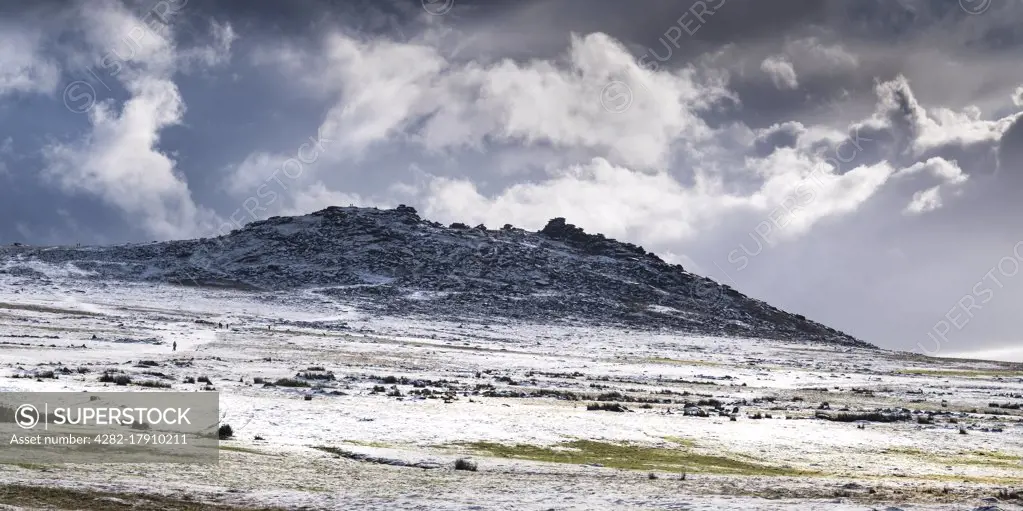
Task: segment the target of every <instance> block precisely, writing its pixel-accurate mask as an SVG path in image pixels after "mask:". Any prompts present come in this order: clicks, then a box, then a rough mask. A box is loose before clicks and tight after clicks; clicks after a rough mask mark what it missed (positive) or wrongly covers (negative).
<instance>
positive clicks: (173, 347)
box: [171, 341, 178, 351]
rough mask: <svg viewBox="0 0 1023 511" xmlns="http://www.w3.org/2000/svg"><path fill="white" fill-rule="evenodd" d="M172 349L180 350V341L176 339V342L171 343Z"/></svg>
mask: <svg viewBox="0 0 1023 511" xmlns="http://www.w3.org/2000/svg"><path fill="white" fill-rule="evenodd" d="M171 351H178V341H174V344H171Z"/></svg>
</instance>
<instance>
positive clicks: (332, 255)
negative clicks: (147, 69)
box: [0, 206, 870, 347]
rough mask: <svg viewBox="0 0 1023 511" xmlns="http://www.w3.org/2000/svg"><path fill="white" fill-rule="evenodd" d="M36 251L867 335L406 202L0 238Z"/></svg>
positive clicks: (407, 303)
mask: <svg viewBox="0 0 1023 511" xmlns="http://www.w3.org/2000/svg"><path fill="white" fill-rule="evenodd" d="M39 262H42V263H49V264H53V265H57V266H58V267H60V268H64V269H66V270H67V271H69V272H72V273H77V274H79V275H80V278H84V279H95V280H106V281H117V280H132V281H160V282H171V283H176V284H180V285H186V286H204V287H229V288H233V289H245V290H251V291H252V292H254V293H259V292H270V291H281V290H297V289H302V290H308V291H311V292H314V293H318V294H320V295H321V296H322V297H323V298H324V299H331V300H336V301H339V302H343V303H347V304H352V305H355V306H357V307H359V308H362V309H364V310H368V311H371V312H379V313H386V314H398V315H426V316H431V317H436V318H443V319H451V320H454V321H466V322H474V323H478V322H481V321H484V322H485V321H494V322H503V321H519V322H526V323H552V322H558V323H565V322H568V323H573V322H577V323H585V324H590V325H624V326H627V327H628V328H636V329H656V330H671V331H678V332H679V333H691V334H706V335H722V336H732V337H748V338H767V339H781V340H794V341H805V342H823V343H836V344H843V345H857V346H865V347H869V346H870V345H868V344H866V343H864V342H862V341H859V340H857V339H854V338H853V337H850V336H849V335H846V334H844V333H842V332H839V331H837V330H835V329H832V328H829V327H827V326H824V325H822V324H819V323H816V322H813V321H810V320H808V319H806V318H805V317H803V316H800V315H798V314H790V313H787V312H785V311H782V310H779V309H777V308H775V307H772V306H770V305H768V304H766V303H764V302H762V301H760V300H755V299H752V298H750V297H747V296H745V295H743V294H742V293H740V292H738V291H736V290H735V289H732V288H731V287H729V286H726V285H721V284H718V283H716V282H714V281H713V280H710V279H707V278H704V277H701V276H698V275H694V274H692V273H689V272H687V271H685V269H684V268H683V267H682V266H680V265H677V264H668V263H666V262H665V261H663V260H661V259H660V258H659V257H657V256H656V255H654V254H652V253H649V252H647V251H645V250H644V249H643V248H642V247H639V246H636V245H634V244H630V243H623V242H620V241H616V240H613V239H609V238H607V237H605V236H603V235H600V234H588V233H586V232H584V231H583V229H581V228H579V227H576V226H574V225H572V224H570V223H568V222H567V221H566V220H565V219H564V218H555V219H553V220H551V221H550V222H548V224H547V225H546V226H545V227H544V228H543V229H541V230H540V231H538V232H531V231H526V230H523V229H519V228H515V227H513V226H511V225H505V226H503V227H501V228H500V229H491V228H488V227H487V226H483V225H478V226H476V227H470V226H468V225H465V224H458V223H456V224H451V225H450V226H444V225H441V224H439V223H437V222H431V221H429V220H425V219H422V218H420V217H419V215H418V214H417V212H416V210H415V209H413V208H411V207H407V206H398V207H397V208H395V209H375V208H356V207H347V208H342V207H329V208H327V209H324V210H322V211H317V212H315V213H312V214H309V215H305V216H297V217H272V218H269V219H267V220H263V221H258V222H253V223H250V224H248V225H246V226H244V227H243V228H241V229H238V230H236V231H233V232H231V233H230V234H228V235H225V236H220V237H217V238H203V239H197V240H184V241H167V242H155V243H145V244H129V245H119V246H108V247H27V246H18V247H2V248H0V272H3V273H8V274H19V273H20V274H21V275H23V276H25V277H26V279H27V280H26V283H28V282H33V281H37V279H45V278H46V276H45V275H44V274H42V273H40V272H38V271H37V270H36V269H34V267H35V265H36V264H37V263H39ZM267 295H268V297H272V296H273V293H267ZM268 299H272V298H268Z"/></svg>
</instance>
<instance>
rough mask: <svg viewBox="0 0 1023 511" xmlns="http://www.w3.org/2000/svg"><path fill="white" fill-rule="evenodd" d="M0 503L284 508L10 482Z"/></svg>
mask: <svg viewBox="0 0 1023 511" xmlns="http://www.w3.org/2000/svg"><path fill="white" fill-rule="evenodd" d="M0 502H3V503H4V504H7V505H11V506H19V507H24V508H28V509H76V510H80V511H138V510H139V509H152V510H160V511H283V510H282V509H281V508H273V507H258V508H257V507H238V506H229V505H223V504H214V503H209V502H200V501H198V500H190V499H187V498H183V499H179V498H174V497H165V496H162V495H154V494H144V493H119V492H106V491H93V490H77V489H68V488H57V487H47V486H29V485H21V484H8V485H2V486H0Z"/></svg>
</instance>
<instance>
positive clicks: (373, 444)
mask: <svg viewBox="0 0 1023 511" xmlns="http://www.w3.org/2000/svg"><path fill="white" fill-rule="evenodd" d="M341 443H343V444H348V445H358V446H361V447H376V448H377V449H390V448H393V447H394V446H393V445H392V444H389V443H387V442H366V441H363V440H343V441H341Z"/></svg>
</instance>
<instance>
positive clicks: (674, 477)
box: [0, 267, 1023, 509]
mask: <svg viewBox="0 0 1023 511" xmlns="http://www.w3.org/2000/svg"><path fill="white" fill-rule="evenodd" d="M38 270H39V271H43V272H44V273H46V274H47V275H48V279H43V280H40V279H38V278H37V277H30V276H17V275H10V274H0V362H2V365H0V387H2V389H3V390H5V391H15V390H18V391H66V390H71V391H82V390H89V391H111V390H117V391H147V392H154V393H156V394H158V393H159V392H161V390H156V389H146V388H143V387H140V386H138V385H137V384H138V383H140V382H143V381H146V380H154V379H155V380H160V381H163V382H165V383H168V384H170V385H171V389H172V390H178V391H181V390H184V391H199V392H203V391H206V390H203V389H204V387H205V384H203V383H184V381H185V379H186V378H188V377H192V378H198V377H201V376H207V377H208V378H209V379H210V380H211V382H212V387H214V388H215V389H216V391H218V392H220V403H221V413H222V417H223V418H222V422H223V423H227V424H230V425H231V426H232V429H233V430H234V437H233V438H232V439H230V440H226V441H223V442H221V447H222V449H221V452H220V464H219V465H218V466H208V465H206V466H202V465H191V466H189V465H160V464H153V465H104V464H91V465H66V466H45V465H35V464H22V465H4V466H0V479H2V481H0V484H2V485H4V488H7V489H8V490H7V493H6V494H5V493H0V495H2V496H4V497H3V498H2V499H0V501H2V502H3V503H4V504H5V505H8V506H9V507H3V506H0V509H19V508H24V509H31V508H46V505H47V499H48V498H50V497H48V496H46V495H47V494H45V492H38V493H33V492H32V491H29V490H26V489H25V488H26V486H25V485H27V487H35V486H45V487H47V488H60V489H66V490H68V491H70V493H67V495H73V496H76V497H75V498H80V499H81V500H80V502H81V503H82V506H83V509H108V507H104V506H105V505H113V504H110V503H113V502H120V503H124V504H125V505H129V504H131V502H132V499H136V498H143V497H138V496H132V495H130V494H137V493H144V494H149V495H157V496H161V498H165V499H167V501H166V506H168V507H166V508H167V509H193V508H187V507H173V506H174V505H177V504H174V503H180V502H188V501H189V500H190V501H192V502H195V501H199V502H207V503H210V505H212V504H213V503H219V504H231V505H238V506H243V507H245V508H251V509H255V508H279V509H296V508H303V507H304V508H307V509H335V508H336V509H398V508H401V509H785V508H793V507H794V508H799V509H872V508H878V509H884V508H885V506H898V507H900V508H903V509H964V508H965V509H973V508H975V507H980V506H984V505H995V504H997V505H998V506H999V507H1000V508H1002V509H1017V508H1018V507H1014V505H1013V503H1014V502H1016V503H1018V502H1019V501H1018V500H1017V501H1014V500H1013V498H1012V497H1013V494H1012V492H1014V491H1017V490H1023V463H1021V461H1020V460H1021V456H1023V422H1021V418H1023V412H1021V410H1020V409H1019V405H1020V404H1023V367H1021V366H1019V365H1013V364H1008V363H997V362H980V361H962V360H939V359H929V358H925V357H921V356H917V355H912V354H904V353H903V354H900V353H893V352H887V351H875V350H867V349H857V348H848V347H838V348H836V347H833V346H825V345H806V344H800V343H780V342H773V341H763V340H750V339H724V338H709V337H681V336H677V335H673V334H671V333H668V332H651V331H642V332H641V331H628V330H612V329H606V328H601V329H596V328H588V327H586V326H585V325H571V324H563V325H530V324H509V323H507V322H496V321H495V322H493V323H488V324H481V323H479V322H472V323H470V322H466V323H463V324H459V323H452V322H437V321H430V320H428V319H424V318H410V317H379V316H369V315H366V314H364V313H361V312H359V310H358V309H357V308H356V307H355V306H354V305H353V304H346V303H339V302H335V301H331V300H329V299H326V298H324V297H323V296H320V295H317V294H313V293H309V292H295V293H250V292H243V291H233V290H210V289H198V288H190V287H180V286H169V285H155V284H126V283H109V284H97V283H95V282H89V281H81V280H76V275H75V274H74V273H75V272H73V271H67V270H60V269H55V268H50V267H46V268H39V269H38ZM420 298H421V299H422V300H430V298H431V297H430V296H429V295H425V294H424V295H423V296H421V297H420ZM217 323H225V324H229V325H230V329H227V328H218V326H217ZM94 335H95V337H96V338H95V339H93V336H94ZM172 342H177V351H172V350H171V343H172ZM83 346H84V347H83ZM141 360H147V361H154V362H156V363H157V364H158V365H156V366H154V367H147V368H143V367H138V363H139V361H141ZM79 368H83V369H82V370H80V369H79ZM106 370H114V371H123V372H125V373H126V374H128V375H129V376H131V378H132V380H133V383H132V384H131V385H128V386H116V385H114V384H107V383H100V382H99V381H98V380H99V376H100V375H101V374H102V373H103V372H104V371H106ZM147 370H148V371H150V372H158V373H161V374H163V375H164V376H163V377H160V376H153V375H147V374H144V371H147ZM154 370H155V371H154ZM45 371H54V372H55V373H56V374H55V375H56V378H36V377H35V376H37V375H39V374H41V373H44V372H45ZM281 380H283V381H281ZM267 383H270V385H267ZM274 383H278V384H276V385H274ZM287 385H301V386H287ZM306 385H308V386H306ZM306 396H312V399H311V400H306ZM687 403H688V405H689V406H688V407H687V406H686V405H687ZM825 403H826V404H825ZM991 404H997V405H998V406H997V407H992V406H990V405H991ZM588 405H591V407H592V405H603V406H604V407H605V408H609V409H611V410H618V411H610V410H606V409H605V410H588V409H587V406H588ZM616 405H618V406H616ZM1006 405H1008V406H1006ZM736 408H738V410H737V411H736ZM868 412H877V414H878V416H884V417H895V416H898V417H901V419H900V420H896V421H894V422H878V421H877V420H873V419H870V418H869V417H867V416H866V415H865V414H866V413H868ZM843 414H850V415H846V416H844V415H843ZM851 414H864V415H863V417H860V416H857V417H853V416H852V415H851ZM841 417H846V420H848V422H844V421H840V420H837V419H839V418H841ZM856 418H860V420H855V419H856ZM257 437H259V438H260V439H259V440H257V439H256V438H257ZM460 458H464V459H467V460H470V461H471V462H472V463H475V464H476V466H477V467H478V470H476V471H462V470H454V468H453V467H454V463H455V461H456V460H457V459H460ZM683 474H684V476H685V478H684V480H683V479H682V477H683ZM12 485H14V486H12ZM12 488H14V489H13V490H12ZM62 491H63V490H62ZM61 495H64V494H61ZM53 498H57V497H53ZM111 499H113V500H111ZM992 499H998V501H997V502H996V501H995V500H992ZM103 503H106V504H103ZM118 505H120V504H118ZM142 507H143V508H145V506H144V505H143V506H142ZM110 508H114V507H110ZM116 509H121V508H119V507H117V508H116ZM125 509H126V508H125Z"/></svg>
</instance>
